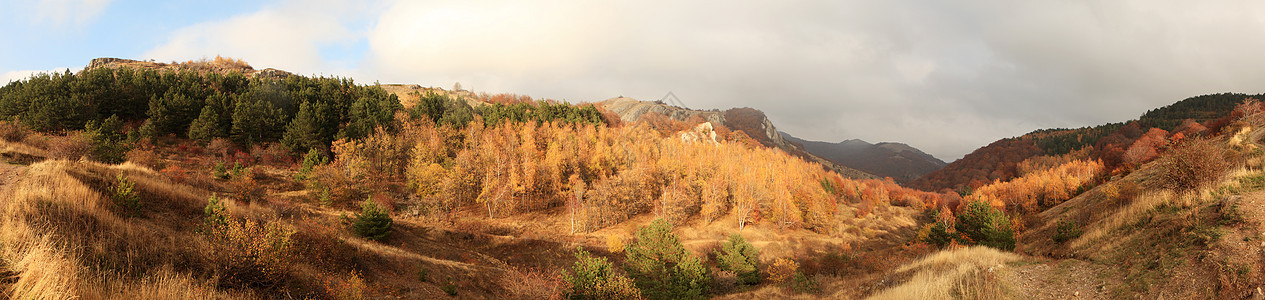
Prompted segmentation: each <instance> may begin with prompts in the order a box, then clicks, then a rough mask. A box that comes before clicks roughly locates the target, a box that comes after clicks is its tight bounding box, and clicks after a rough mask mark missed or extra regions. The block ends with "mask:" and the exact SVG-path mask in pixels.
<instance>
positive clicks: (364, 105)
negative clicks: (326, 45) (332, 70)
mask: <svg viewBox="0 0 1265 300" xmlns="http://www.w3.org/2000/svg"><path fill="white" fill-rule="evenodd" d="M400 109H401V105H400V103H399V99H398V98H396V97H395V96H393V95H390V94H388V93H387V92H386V91H383V90H382V89H381V88H378V87H376V86H360V85H356V84H355V83H354V82H353V81H352V80H350V79H339V78H325V77H319V78H311V77H303V76H289V77H286V78H284V79H266V78H248V77H246V76H244V75H242V74H239V73H235V72H232V73H227V74H221V73H205V74H202V73H198V72H192V71H175V72H173V71H164V72H160V71H155V70H133V69H128V68H120V69H109V68H96V69H90V70H85V71H83V72H80V73H78V74H73V73H70V72H69V71H67V72H65V73H52V74H38V75H35V76H32V77H31V78H28V79H26V80H22V81H16V82H10V83H9V84H8V85H5V86H4V87H3V88H0V119H5V120H13V119H17V120H20V121H21V122H22V124H23V125H25V126H27V127H29V128H31V129H33V130H37V131H42V132H59V131H69V130H81V129H85V126H86V125H87V124H88V123H89V122H92V121H96V122H101V121H104V120H105V119H108V118H110V117H112V116H115V117H117V118H118V119H119V120H120V121H122V122H123V123H124V124H127V126H126V127H127V128H128V131H130V132H132V133H131V134H132V135H133V136H140V137H164V136H168V135H174V136H177V137H187V138H190V139H193V140H196V141H199V142H202V143H206V142H209V141H210V140H212V139H215V138H227V139H230V140H232V141H233V142H235V143H236V144H238V145H240V146H244V147H249V146H251V145H255V144H260V143H268V142H284V143H285V145H286V146H287V147H288V148H290V149H291V150H292V151H295V152H296V153H306V152H307V150H309V149H313V148H316V149H320V150H321V151H328V147H329V146H328V145H329V142H330V141H333V140H335V139H338V138H351V139H356V138H362V137H364V136H365V135H366V134H367V133H369V132H371V131H372V130H373V128H375V127H377V126H385V127H387V128H391V121H392V119H393V115H394V113H395V112H396V111H398V110H400Z"/></svg>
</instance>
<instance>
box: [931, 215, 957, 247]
mask: <svg viewBox="0 0 1265 300" xmlns="http://www.w3.org/2000/svg"><path fill="white" fill-rule="evenodd" d="M951 228H952V227H951V226H950V225H949V224H947V223H945V222H944V221H936V222H935V223H932V225H931V228H930V229H931V230H929V231H928V232H927V238H926V240H924V242H927V244H931V245H935V246H936V247H937V248H944V246H946V245H948V244H949V242H952V241H953V239H954V235H953V233H952V232H949V229H951Z"/></svg>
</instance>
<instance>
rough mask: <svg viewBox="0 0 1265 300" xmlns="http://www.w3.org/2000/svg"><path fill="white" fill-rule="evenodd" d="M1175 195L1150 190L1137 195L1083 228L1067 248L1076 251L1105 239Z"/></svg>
mask: <svg viewBox="0 0 1265 300" xmlns="http://www.w3.org/2000/svg"><path fill="white" fill-rule="evenodd" d="M1175 198H1176V195H1175V194H1174V193H1173V191H1172V190H1151V191H1147V192H1144V193H1142V194H1141V195H1138V196H1137V197H1135V198H1134V199H1133V201H1131V202H1129V204H1127V205H1125V206H1124V207H1121V208H1119V209H1117V210H1116V212H1115V213H1111V214H1108V215H1107V216H1109V217H1106V218H1103V219H1100V220H1098V221H1097V222H1094V223H1092V224H1090V225H1089V226H1084V228H1085V232H1084V233H1083V234H1081V236H1080V237H1078V238H1075V239H1072V240H1071V241H1069V242H1068V247H1069V248H1071V249H1077V248H1080V247H1083V246H1085V245H1086V244H1087V243H1089V242H1093V241H1098V240H1099V239H1102V238H1104V237H1107V236H1108V234H1109V233H1111V232H1112V231H1115V230H1117V229H1119V228H1121V227H1124V226H1125V225H1128V224H1131V223H1133V222H1137V220H1138V218H1141V217H1142V216H1143V215H1145V214H1146V213H1147V212H1149V211H1151V210H1152V209H1155V207H1156V206H1158V205H1160V204H1163V203H1165V202H1170V201H1173V200H1174V199H1175Z"/></svg>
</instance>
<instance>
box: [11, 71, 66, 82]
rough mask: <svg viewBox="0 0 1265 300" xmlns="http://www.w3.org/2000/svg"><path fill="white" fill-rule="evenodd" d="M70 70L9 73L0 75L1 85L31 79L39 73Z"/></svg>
mask: <svg viewBox="0 0 1265 300" xmlns="http://www.w3.org/2000/svg"><path fill="white" fill-rule="evenodd" d="M68 69H69V68H56V69H52V70H19V71H8V72H4V73H2V74H0V85H4V84H9V82H13V81H18V80H23V79H27V78H30V77H31V75H35V74H39V73H60V72H66V70H68Z"/></svg>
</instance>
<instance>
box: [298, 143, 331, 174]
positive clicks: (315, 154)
mask: <svg viewBox="0 0 1265 300" xmlns="http://www.w3.org/2000/svg"><path fill="white" fill-rule="evenodd" d="M325 163H326V159H325V156H324V155H321V151H320V150H316V148H313V149H311V150H308V151H307V155H305V156H303V164H301V165H300V166H299V173H297V174H294V179H295V180H299V181H303V180H307V177H308V175H311V174H312V168H313V167H316V166H318V165H323V164H325Z"/></svg>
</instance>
